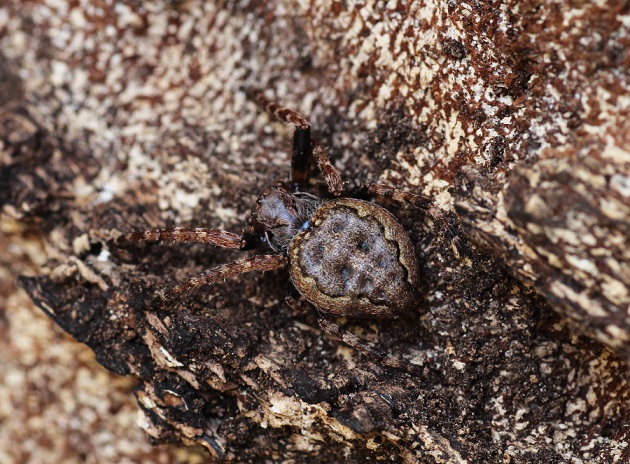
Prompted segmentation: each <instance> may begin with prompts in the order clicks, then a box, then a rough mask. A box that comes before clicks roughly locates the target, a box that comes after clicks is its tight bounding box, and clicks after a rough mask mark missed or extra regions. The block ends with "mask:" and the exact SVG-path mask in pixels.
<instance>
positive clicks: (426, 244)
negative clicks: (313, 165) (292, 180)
mask: <svg viewBox="0 0 630 464" xmlns="http://www.w3.org/2000/svg"><path fill="white" fill-rule="evenodd" d="M84 3H85V4H84ZM600 3H601V4H600ZM629 29H630V6H629V5H628V3H627V2H626V1H608V2H579V1H575V2H554V1H551V0H545V1H536V2H534V1H511V2H510V1H505V2H484V3H481V2H473V1H462V2H398V1H389V2H380V1H369V2H361V3H360V4H352V3H346V2H324V1H320V0H311V1H301V2H289V1H282V0H274V1H271V0H270V1H263V2H258V1H251V2H250V1H240V2H238V1H226V2H202V1H173V2H166V1H148V2H125V3H116V4H110V3H109V2H70V1H64V0H61V1H54V2H53V1H44V0H42V1H29V2H21V3H20V4H19V5H18V4H13V3H8V4H5V5H2V6H0V143H1V144H2V145H1V146H0V148H1V150H0V166H1V168H0V204H1V205H2V220H1V221H0V224H2V227H3V229H2V230H3V233H4V234H5V235H4V236H3V237H1V238H2V241H3V245H4V244H5V243H6V247H5V246H3V247H2V248H3V250H2V255H1V257H2V263H3V267H2V271H3V274H5V275H6V276H7V280H6V281H7V282H9V283H8V284H6V285H5V284H4V283H3V285H2V287H1V289H2V295H0V296H1V297H2V298H3V301H4V303H5V304H4V305H3V306H2V308H3V309H2V319H0V330H1V331H2V334H3V337H2V339H3V340H8V342H7V341H4V342H3V345H2V348H3V351H6V353H8V359H11V358H9V357H13V356H14V355H15V354H16V353H17V354H20V356H18V357H13V359H14V362H13V363H12V364H9V363H7V364H5V365H3V370H0V375H2V376H3V377H4V380H5V381H4V382H0V384H2V385H4V386H3V387H0V388H3V389H8V392H7V394H3V395H2V397H3V398H8V400H4V402H3V403H0V406H1V409H0V414H2V416H0V419H1V420H0V429H6V430H7V433H6V434H5V433H4V430H3V433H2V434H0V436H3V437H5V438H0V456H2V457H4V456H6V457H7V460H8V461H10V460H12V459H13V460H24V456H29V453H31V455H33V453H36V451H32V450H33V449H35V450H37V449H46V448H47V447H48V448H51V447H55V449H56V450H57V452H58V454H59V455H60V456H64V460H65V461H64V462H69V461H70V460H71V459H74V460H80V458H81V456H83V457H85V456H86V455H87V454H89V455H90V456H91V457H90V458H89V459H88V460H90V459H91V460H92V461H94V462H98V461H102V462H106V461H107V460H108V459H109V460H110V461H111V460H112V459H111V455H108V454H107V453H104V452H101V451H102V449H100V448H99V443H102V441H101V442H99V435H98V434H94V432H95V431H96V430H98V427H99V426H100V427H102V422H103V421H107V420H108V417H112V420H114V419H113V418H114V417H116V413H117V411H119V410H120V411H126V410H127V409H128V406H129V404H128V403H127V404H126V405H125V407H120V408H119V409H116V408H115V407H107V408H103V409H97V411H98V417H99V421H98V422H97V421H94V420H92V421H90V420H89V414H87V415H86V414H75V416H76V417H78V419H76V418H75V422H73V424H74V425H73V426H74V427H75V428H76V427H77V424H80V425H79V426H78V427H79V428H81V433H82V434H81V435H80V436H81V437H83V438H82V440H83V441H82V442H81V443H80V444H79V443H78V442H80V441H81V440H75V441H72V440H71V441H68V442H65V443H62V444H61V445H58V444H56V442H55V443H53V444H51V442H50V441H47V440H45V439H42V440H40V442H38V443H37V444H33V443H31V444H29V445H28V446H26V447H24V446H23V447H22V448H19V447H14V443H21V444H22V445H24V443H25V442H24V441H23V438H22V437H23V436H24V435H23V434H25V433H26V434H27V435H28V432H29V431H31V430H34V429H35V428H36V425H34V423H33V422H32V421H26V422H25V424H26V425H25V428H24V429H20V428H19V427H16V426H11V424H13V422H11V420H10V418H11V417H12V416H11V414H12V412H11V411H12V410H15V409H19V408H20V401H19V400H18V398H19V397H18V396H16V395H15V394H12V395H11V394H9V393H10V391H11V388H25V389H27V390H28V389H29V388H30V387H29V386H31V387H32V384H33V381H32V378H33V376H35V375H36V374H33V373H32V371H31V372H30V373H29V375H24V373H25V372H29V369H30V366H32V363H34V362H39V363H42V364H45V363H48V362H50V357H48V356H46V355H45V354H44V352H45V350H44V349H41V348H38V347H39V346H41V345H39V344H37V340H36V338H35V337H25V338H21V339H20V340H23V341H22V342H20V341H15V342H14V341H13V340H18V338H16V337H15V334H18V333H19V334H24V333H28V332H27V331H25V330H24V324H25V322H24V318H23V314H24V312H23V311H24V308H25V307H28V306H26V303H25V302H24V300H25V298H24V295H23V294H21V293H19V292H18V291H17V290H15V289H14V286H13V285H12V284H11V283H10V282H13V279H14V274H15V273H26V274H30V275H31V277H26V276H24V277H21V278H20V279H19V284H20V286H21V287H22V288H24V289H25V290H26V292H27V293H28V295H29V296H30V297H31V299H32V300H33V301H34V302H35V303H36V304H37V306H39V308H41V309H42V310H43V312H45V313H46V314H47V315H48V316H50V318H51V319H52V320H53V321H54V322H56V323H57V324H58V325H59V326H61V327H62V328H63V329H64V330H65V331H67V332H68V333H69V334H71V335H72V336H73V337H74V338H76V339H77V340H78V341H80V342H83V343H85V344H86V345H87V346H88V347H89V348H91V350H93V352H94V354H95V357H96V360H97V361H98V362H99V363H100V364H101V365H103V366H105V367H106V368H107V369H109V370H110V371H112V372H113V373H116V374H119V375H123V376H129V377H130V378H133V379H135V381H136V382H137V384H136V386H135V388H134V394H135V397H136V399H137V401H138V406H139V409H140V411H141V415H140V419H139V421H138V422H139V425H140V426H141V427H142V429H144V431H145V432H146V433H147V434H148V436H149V437H150V439H151V441H152V442H153V443H168V442H182V441H183V442H185V443H189V444H190V443H195V444H198V445H201V446H202V447H204V448H205V450H207V452H209V453H210V454H212V455H213V456H214V457H216V458H217V459H223V460H237V461H245V462H247V461H254V460H256V461H260V460H267V461H277V462H282V461H298V462H300V461H313V462H342V461H343V462H369V461H375V460H386V461H404V462H421V463H425V462H426V463H433V462H470V463H473V462H475V463H476V462H518V463H531V462H541V463H542V462H544V463H549V462H572V463H578V462H602V463H604V462H605V463H611V462H620V463H622V462H628V460H630V447H629V443H628V440H629V439H630V425H629V424H630V404H629V402H628V400H629V393H630V391H629V390H628V385H627V382H626V378H627V367H626V364H625V361H627V360H628V358H629V357H630V343H629V339H630V312H629V304H630V296H629V294H628V288H629V284H630V269H629V261H630V259H629V254H628V248H627V245H626V244H627V242H628V235H629V234H628V231H629V228H630V223H629V218H630V214H629V213H630V206H629V203H630V202H629V198H630V139H629V134H630V130H629V129H630V128H629V123H628V121H630V118H629V117H630V114H629V113H630V75H629V69H630V55H629V53H628V50H629V49H630V30H629ZM248 86H249V87H252V86H253V87H258V88H267V89H269V97H273V98H277V99H279V100H280V101H282V103H284V104H286V105H287V106H289V107H291V108H293V109H296V110H298V111H300V112H301V113H302V114H305V115H306V116H307V117H308V118H309V120H310V122H311V124H312V126H313V128H314V132H315V134H316V135H317V136H318V137H319V138H320V139H321V140H322V141H323V142H324V144H325V145H326V146H327V147H328V151H329V153H330V154H331V155H332V156H333V159H334V163H335V165H336V166H337V167H338V168H340V169H341V170H342V173H343V175H344V179H345V180H346V181H348V182H349V183H350V185H359V184H362V183H365V182H370V181H378V182H382V183H387V184H391V185H395V186H398V187H401V188H405V189H408V190H412V191H419V192H422V193H424V194H426V195H430V196H431V197H433V198H434V199H435V205H436V207H437V208H439V209H440V210H441V211H442V214H443V215H444V217H445V218H446V220H447V221H448V222H449V224H450V225H451V227H452V228H453V229H454V230H455V231H456V233H457V234H458V235H459V236H460V238H461V239H462V243H463V245H462V247H461V250H460V255H461V256H456V253H454V252H453V250H452V247H451V243H450V238H449V237H448V235H446V234H444V233H443V229H441V227H440V224H439V223H434V222H433V221H432V220H431V219H429V218H426V217H425V216H424V215H422V214H421V212H419V211H417V210H415V209H414V208H410V207H402V208H395V209H394V205H389V207H390V208H392V211H394V212H395V213H396V215H397V216H398V218H399V219H400V222H401V223H402V224H403V225H404V226H405V228H406V229H407V230H408V231H409V233H410V237H411V239H412V241H413V243H414V245H415V248H416V253H417V255H418V257H419V260H420V267H421V275H422V288H421V292H422V295H423V297H422V301H419V302H418V305H417V308H416V312H415V313H414V315H413V316H410V317H409V318H408V319H405V320H401V321H394V322H382V321H360V320H358V321H357V320H348V321H343V320H342V321H339V322H341V323H342V324H343V326H344V327H345V328H346V329H348V330H350V331H351V332H353V333H355V334H357V335H359V336H361V337H362V338H364V339H367V340H369V341H370V342H371V343H373V344H374V345H376V346H378V347H379V348H380V349H382V350H384V351H386V352H387V353H389V354H390V355H392V356H396V357H399V358H402V359H405V360H406V361H408V362H410V363H415V364H417V365H418V366H419V367H420V368H421V369H423V370H424V371H423V374H422V375H420V374H417V375H410V374H407V373H405V372H400V371H397V370H395V369H391V368H387V367H384V366H382V365H379V364H378V363H375V362H373V361H371V360H370V359H368V358H366V357H364V356H363V355H361V354H359V353H357V352H355V351H353V350H351V349H349V348H347V347H346V346H344V345H343V344H340V343H339V342H338V341H336V340H334V339H331V338H329V337H326V336H324V335H322V333H321V332H320V330H319V329H318V327H317V323H316V321H315V320H314V319H313V318H312V317H311V316H310V315H304V314H298V313H293V311H292V310H291V309H290V307H289V306H287V305H286V304H285V303H284V296H285V293H286V284H287V273H286V272H284V271H280V272H270V273H266V274H265V275H255V274H247V275H243V276H242V277H240V278H238V279H232V280H228V281H227V282H225V283H224V284H223V283H222V284H221V285H215V286H211V287H206V288H202V289H199V290H198V291H196V292H194V293H193V294H191V295H189V296H186V297H185V298H183V299H181V300H178V301H176V302H174V303H173V307H172V308H170V310H168V311H157V310H154V309H153V308H151V307H148V306H147V304H146V301H147V300H148V299H149V298H150V297H151V296H152V295H153V294H154V292H155V291H156V290H157V289H161V288H164V287H167V286H169V285H172V284H173V283H175V282H178V281H181V280H183V279H185V278H187V277H190V276H193V275H196V274H198V273H199V272H201V271H202V270H203V269H206V268H208V267H211V266H213V265H215V264H218V263H223V262H227V261H230V260H232V259H235V258H236V256H239V253H238V252H234V251H227V250H215V249H213V248H211V247H208V246H201V245H167V244H146V245H142V246H137V247H125V248H119V247H114V246H112V243H111V240H112V239H113V238H115V237H116V236H117V235H118V234H120V233H122V232H129V231H133V230H142V229H145V228H148V227H163V226H172V225H183V226H199V227H222V228H226V229H228V230H230V231H233V232H236V233H238V232H240V231H241V230H242V229H243V228H245V227H246V224H247V217H248V214H249V212H250V211H251V208H252V206H253V205H254V202H255V200H256V197H257V195H258V194H260V193H261V192H262V191H263V190H264V189H265V187H266V186H268V185H270V184H272V183H273V182H274V181H276V180H283V179H285V178H286V176H287V175H288V168H289V160H288V153H289V151H290V141H291V132H292V130H291V128H290V127H286V126H285V125H283V124H281V123H277V122H274V121H271V120H270V119H269V117H268V116H267V115H265V114H263V113H262V112H261V111H260V110H259V109H258V108H257V107H256V105H255V104H254V103H253V102H252V101H250V100H249V99H248V98H247V96H246V94H245V92H243V90H242V89H243V87H248ZM27 226H28V227H27ZM26 230H37V231H38V233H37V235H36V236H32V234H31V235H28V234H27V233H26V232H25V231H26ZM25 237H27V238H28V237H30V240H25ZM37 237H40V239H37ZM37 243H40V244H41V247H39V248H38V246H37V245H36V244H37ZM29 269H30V271H29ZM3 280H4V279H3ZM33 317H34V318H35V319H34V320H38V321H41V319H37V315H33ZM44 325H45V324H43V323H42V326H44ZM46 330H48V331H52V330H53V329H52V328H50V327H48V328H47V329H46ZM52 333H54V332H52ZM47 339H49V340H50V341H49V343H48V344H49V345H52V346H51V348H50V349H54V347H57V346H59V347H65V348H63V349H66V350H69V351H68V352H69V353H71V355H66V357H65V359H69V360H72V359H73V356H74V355H73V354H72V353H74V351H73V350H75V349H76V348H73V345H72V344H70V343H67V340H65V341H64V340H63V338H62V337H61V336H60V334H58V333H57V334H56V335H55V336H54V337H50V338H47ZM24 340H29V341H28V343H32V344H33V351H34V354H33V357H32V358H29V357H28V356H26V355H25V349H24ZM59 349H62V348H59ZM29 360H31V361H29ZM29 363H31V364H29ZM80 367H81V364H80V363H72V362H70V363H68V369H69V370H70V372H72V371H71V370H72V369H80ZM90 369H95V367H93V366H92V367H90ZM12 371H14V372H19V373H21V374H20V375H17V374H15V375H14V374H12ZM63 375H64V376H66V377H68V378H71V377H72V374H68V373H65V374H63ZM77 375H78V374H77ZM105 377H106V380H104V382H105V383H107V384H108V385H109V386H108V388H109V389H111V391H112V395H111V397H108V399H107V400H104V401H105V402H106V403H107V402H108V401H110V399H111V398H121V397H124V395H121V392H125V391H127V390H126V389H127V388H128V385H127V384H124V385H122V386H121V385H120V384H119V383H117V381H116V380H115V377H113V376H109V377H108V376H105ZM11 379H13V382H9V381H8V380H11ZM16 379H22V380H21V382H22V383H19V382H17V381H15V380H16ZM26 379H31V380H30V381H29V380H26ZM41 382H42V385H44V386H42V387H40V391H39V392H37V391H36V392H33V391H30V390H29V391H30V393H29V394H30V395H33V397H34V398H40V399H41V398H44V397H45V396H46V394H47V392H50V389H51V388H57V387H58V389H59V391H61V392H63V386H66V385H67V384H66V383H62V385H61V386H59V385H58V383H57V384H55V385H56V386H57V387H55V386H50V387H47V386H45V385H47V383H46V381H45V380H42V381H41ZM53 384H54V382H53ZM18 385H22V386H23V387H20V386H18ZM11 386H13V387H11ZM55 391H57V390H55ZM71 391H72V390H71ZM70 396H72V395H70ZM128 398H131V395H129V396H128ZM41 401H44V400H41ZM49 401H52V402H55V403H62V404H65V402H66V401H70V402H72V401H76V399H67V395H66V396H64V395H62V394H60V396H55V397H54V399H53V400H49ZM117 401H120V400H117ZM52 410H54V409H51V411H52ZM65 410H71V411H72V410H74V411H76V410H77V409H72V408H68V407H67V408H65ZM121 414H122V412H121ZM118 417H120V416H118ZM71 418H72V415H70V417H69V419H68V421H69V422H68V423H70V421H71ZM44 422H46V419H44ZM39 423H40V424H41V421H40V422H39ZM5 424H9V425H8V426H7V425H5ZM51 427H58V429H59V435H63V434H65V433H66V432H67V430H68V425H67V423H66V422H64V421H57V422H54V423H53V425H51ZM40 429H41V426H40ZM36 436H37V437H42V436H44V435H36ZM113 436H114V437H116V434H115V433H114V434H113ZM119 436H120V440H116V439H113V440H112V443H115V444H116V445H112V446H117V445H120V446H122V447H123V451H121V450H120V449H117V452H118V454H117V455H116V456H118V457H120V456H123V455H126V456H130V458H131V459H135V460H138V461H139V460H141V459H143V458H144V457H145V456H149V458H150V459H154V458H155V456H153V457H150V456H151V454H150V453H151V452H150V451H147V450H146V449H143V448H141V447H138V448H137V450H136V449H135V448H134V450H133V451H130V450H129V448H128V446H129V440H126V441H125V440H124V435H122V434H121V435H119ZM86 441H87V442H89V446H86V444H85V442H86ZM109 443H110V442H108V445H109ZM38 446H39V447H40V448H37V447H38ZM29 447H30V448H29ZM64 447H65V448H64ZM125 447H127V448H125ZM18 448H19V449H18ZM125 450H126V451H125ZM156 452H157V451H156ZM160 452H161V453H162V452H163V453H165V454H164V456H166V457H164V456H163V457H162V459H168V460H172V461H176V460H177V459H181V460H183V461H187V462H188V460H190V459H191V456H192V455H194V454H195V451H193V452H191V453H192V454H189V455H186V456H185V457H182V455H181V454H180V455H178V454H177V453H175V452H173V453H171V454H169V450H168V449H161V450H160ZM16 453H17V454H16ZM19 453H22V454H19ZM125 453H126V454H125ZM134 453H137V454H134ZM178 456H179V457H178Z"/></svg>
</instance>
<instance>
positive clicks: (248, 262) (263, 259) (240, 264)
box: [153, 255, 287, 305]
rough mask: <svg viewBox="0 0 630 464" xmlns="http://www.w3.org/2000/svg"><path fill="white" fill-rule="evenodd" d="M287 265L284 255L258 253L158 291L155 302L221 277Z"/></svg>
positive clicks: (157, 302)
mask: <svg viewBox="0 0 630 464" xmlns="http://www.w3.org/2000/svg"><path fill="white" fill-rule="evenodd" d="M286 265H287V258H286V257H285V256H284V255H258V256H252V257H251V258H243V259H239V260H236V261H233V262H231V263H227V264H220V265H218V266H215V267H213V268H211V269H208V270H206V271H204V272H202V273H201V274H199V275H198V276H196V277H192V278H190V279H188V280H187V281H186V282H183V283H181V284H179V285H175V286H174V287H171V288H169V289H167V290H161V291H159V292H157V293H156V295H155V298H154V301H153V303H155V304H157V305H161V304H163V303H166V302H168V301H169V300H172V299H173V298H175V297H177V296H179V295H181V294H182V293H185V292H187V291H190V290H192V289H194V288H197V287H201V286H202V285H209V284H212V283H214V282H216V281H218V280H221V279H227V278H229V277H235V276H237V275H240V274H244V273H245V272H252V271H273V270H275V269H281V268H283V267H285V266H286Z"/></svg>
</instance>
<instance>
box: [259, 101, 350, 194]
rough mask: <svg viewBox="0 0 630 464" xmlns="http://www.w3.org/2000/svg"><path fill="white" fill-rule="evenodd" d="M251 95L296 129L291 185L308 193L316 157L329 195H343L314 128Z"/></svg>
mask: <svg viewBox="0 0 630 464" xmlns="http://www.w3.org/2000/svg"><path fill="white" fill-rule="evenodd" d="M248 93H249V95H250V96H251V97H252V98H253V99H254V100H255V101H256V103H258V104H259V105H260V106H261V107H262V108H264V110H265V111H267V112H268V113H269V114H271V115H273V116H275V117H276V118H278V119H280V120H281V121H284V122H288V123H289V124H293V126H295V132H294V133H293V149H292V153H291V183H292V184H293V185H294V187H295V188H296V189H297V190H300V191H305V190H306V188H307V186H308V170H309V163H310V160H311V157H314V158H315V162H316V163H317V167H318V169H319V170H320V172H321V173H322V176H323V177H324V181H325V182H326V185H327V186H328V191H329V192H330V193H332V194H333V195H334V196H339V195H340V194H341V193H342V191H343V182H342V181H341V176H340V175H339V171H337V169H335V167H334V166H333V165H332V163H331V162H330V157H329V156H328V155H327V154H326V150H324V148H323V147H322V146H321V145H320V144H319V143H317V142H314V141H313V140H311V127H310V125H309V124H308V121H307V120H306V118H305V117H304V116H302V115H301V114H299V113H298V112H296V111H293V110H291V109H289V108H284V107H282V106H280V105H278V104H277V103H274V102H272V101H270V100H269V99H267V97H265V96H264V95H263V93H262V92H261V91H257V90H251V91H249V92H248Z"/></svg>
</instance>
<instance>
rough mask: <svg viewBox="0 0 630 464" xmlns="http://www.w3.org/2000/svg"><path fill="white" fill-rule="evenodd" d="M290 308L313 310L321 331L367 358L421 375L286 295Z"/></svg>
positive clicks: (413, 367) (307, 304) (302, 310)
mask: <svg viewBox="0 0 630 464" xmlns="http://www.w3.org/2000/svg"><path fill="white" fill-rule="evenodd" d="M285 301H286V302H287V304H288V305H289V306H291V308H293V309H294V310H296V311H300V312H306V310H307V309H308V308H310V309H312V310H313V313H314V314H315V317H316V318H317V323H318V324H319V326H320V327H321V329H322V330H323V331H324V332H326V333H327V334H328V335H331V336H332V337H334V338H336V339H337V340H339V341H341V342H343V343H345V344H346V345H348V346H350V347H351V348H354V349H355V350H357V351H359V352H360V353H363V354H364V355H366V356H367V357H369V358H371V359H373V360H375V361H377V362H379V363H381V364H383V365H385V366H389V367H393V368H394V369H399V370H402V371H405V372H409V373H410V374H418V373H421V371H422V369H421V368H420V367H419V366H414V365H413V364H409V363H408V362H405V361H403V360H402V359H398V358H395V357H393V356H389V355H387V354H385V353H384V352H383V351H381V350H380V349H378V348H376V347H374V346H372V345H370V344H368V343H366V342H365V341H364V340H362V339H361V338H359V337H357V336H356V335H354V334H352V333H350V332H348V331H347V330H345V329H343V328H341V327H340V326H339V325H338V324H335V323H334V322H332V321H330V320H329V319H326V318H325V317H324V316H323V315H322V314H321V313H320V312H319V311H318V310H317V308H315V307H314V306H313V305H312V304H311V303H308V302H305V301H303V300H298V299H295V298H293V297H292V296H290V295H287V298H286V300H285Z"/></svg>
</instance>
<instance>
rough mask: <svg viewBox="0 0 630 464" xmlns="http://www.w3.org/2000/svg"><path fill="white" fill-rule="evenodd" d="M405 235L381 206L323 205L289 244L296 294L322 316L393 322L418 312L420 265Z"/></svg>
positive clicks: (351, 201)
mask: <svg viewBox="0 0 630 464" xmlns="http://www.w3.org/2000/svg"><path fill="white" fill-rule="evenodd" d="M414 253H415V252H414V249H413V246H412V244H411V242H410V241H409V237H408V236H407V233H406V232H405V230H404V229H403V227H402V226H401V225H400V224H399V223H398V221H397V220H396V218H395V217H394V216H392V215H391V213H389V212H388V211H387V210H385V209H383V208H381V207H380V206H378V205H375V204H372V203H369V202H366V201H362V200H356V199H353V198H342V199H338V200H332V201H329V202H327V203H325V204H324V205H323V206H322V207H321V208H319V209H318V210H317V211H316V212H315V215H314V216H313V217H312V219H311V221H310V223H309V225H308V227H307V228H306V229H305V230H304V231H302V232H300V233H298V234H297V235H296V237H295V238H294V239H293V241H292V242H291V247H290V248H289V258H290V262H291V267H290V269H289V271H290V275H291V281H292V282H293V285H295V288H296V289H297V290H298V291H299V292H300V293H301V294H302V295H303V296H304V297H305V298H306V299H307V300H308V301H310V302H311V303H312V304H314V305H315V307H317V308H318V309H319V310H321V311H322V312H323V313H326V314H330V315H335V316H347V317H372V318H380V319H391V318H396V317H400V316H401V315H403V314H405V312H407V311H408V310H409V309H410V308H413V307H414V306H417V304H418V295H417V287H418V284H419V277H418V264H417V260H416V257H415V254H414Z"/></svg>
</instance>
